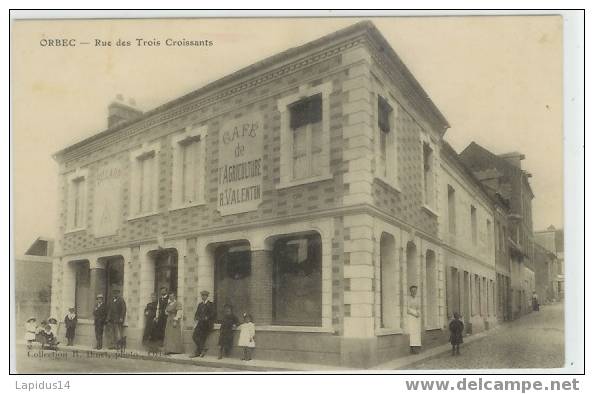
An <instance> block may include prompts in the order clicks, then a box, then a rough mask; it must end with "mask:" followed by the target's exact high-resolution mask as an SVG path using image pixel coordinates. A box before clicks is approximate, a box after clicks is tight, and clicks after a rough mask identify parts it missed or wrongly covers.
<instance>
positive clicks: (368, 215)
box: [52, 22, 494, 367]
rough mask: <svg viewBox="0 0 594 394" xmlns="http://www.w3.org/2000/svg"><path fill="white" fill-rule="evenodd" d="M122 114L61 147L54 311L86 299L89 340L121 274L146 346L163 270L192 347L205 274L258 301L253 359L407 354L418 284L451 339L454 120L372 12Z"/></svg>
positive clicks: (238, 300)
mask: <svg viewBox="0 0 594 394" xmlns="http://www.w3.org/2000/svg"><path fill="white" fill-rule="evenodd" d="M109 124H110V127H109V128H108V129H107V130H105V131H102V132H100V133H98V134H96V135H95V136H92V137H90V138H88V139H85V140H83V141H81V142H79V143H76V144H74V145H72V146H69V147H67V148H65V149H63V150H62V151H60V152H58V153H56V155H55V159H56V161H57V162H58V163H59V171H60V185H59V187H60V195H61V198H60V206H59V212H60V216H59V217H60V229H59V240H58V246H57V249H58V250H57V252H56V258H55V260H54V264H53V289H54V292H53V294H52V313H53V314H55V315H56V316H59V317H61V316H63V315H64V314H65V312H66V310H67V308H68V307H70V306H76V308H77V311H78V313H79V316H80V319H79V328H78V329H77V336H78V338H77V341H80V342H81V343H86V344H91V343H93V341H94V338H93V329H92V320H91V319H92V316H91V315H92V306H93V302H94V299H95V296H96V294H98V293H103V294H106V295H107V296H109V295H110V294H111V291H112V289H114V288H120V289H121V290H122V293H123V297H124V299H125V300H126V303H127V305H128V314H127V319H126V334H125V335H127V337H128V347H130V348H140V347H141V337H142V330H143V327H144V317H143V310H144V306H145V305H146V303H148V302H149V299H150V295H151V293H153V292H155V291H157V290H158V289H159V288H160V287H161V286H166V287H168V288H169V289H170V290H173V291H176V292H177V294H178V299H179V300H180V301H181V302H182V305H183V312H184V323H183V327H184V342H185V346H186V351H187V352H190V351H191V350H192V349H193V346H194V345H193V343H192V340H191V332H192V328H193V323H194V322H193V316H194V311H195V308H196V306H197V303H198V300H199V293H200V291H201V290H204V289H205V290H208V291H210V293H211V297H212V299H213V300H214V302H215V304H216V308H217V312H218V315H219V317H220V316H221V315H222V308H223V305H224V304H226V303H230V304H232V305H233V307H234V311H235V313H236V314H238V315H239V314H241V313H242V312H244V311H248V312H251V313H252V315H253V317H254V321H255V323H256V330H257V336H258V342H257V349H256V354H255V357H257V358H260V359H272V360H285V361H297V362H311V363H318V364H333V365H344V366H353V367H368V366H372V365H375V364H378V363H381V362H384V361H387V360H390V359H393V358H396V357H398V356H401V355H405V354H408V327H407V324H406V308H407V293H408V290H407V289H408V287H409V286H410V285H412V284H415V285H418V286H419V295H420V297H421V300H422V327H423V330H422V331H423V344H424V346H425V347H428V346H432V345H433V344H438V343H444V342H445V341H447V332H446V331H447V328H446V325H447V319H448V308H447V305H446V301H447V296H446V276H447V275H450V273H449V272H451V271H448V274H447V275H446V268H445V267H444V258H445V257H444V256H445V255H444V252H443V248H442V243H443V241H442V239H441V237H440V230H439V228H440V225H442V224H443V223H442V222H443V217H441V216H440V211H441V210H442V207H441V206H440V204H444V198H446V197H444V193H445V189H444V188H443V187H442V186H443V185H444V183H443V182H442V180H441V177H442V169H441V165H440V162H441V149H442V142H443V141H442V138H443V134H444V133H445V131H446V129H447V128H448V127H449V126H448V124H447V121H446V120H445V119H444V117H443V115H442V114H441V113H440V112H439V110H438V109H437V108H436V106H435V105H434V104H433V103H432V102H431V101H430V100H429V99H428V98H427V94H426V93H425V92H424V90H423V89H422V87H421V86H420V85H419V83H418V82H417V81H416V80H415V79H414V77H413V76H412V74H411V72H410V71H409V70H408V69H407V68H406V66H405V65H404V64H403V63H402V61H401V60H400V59H399V57H398V56H397V55H396V53H395V52H394V51H393V50H392V49H391V47H390V45H389V44H388V43H387V41H386V40H385V39H384V38H383V36H382V35H381V34H380V33H379V32H378V30H377V29H376V28H375V27H374V26H373V24H371V23H369V22H363V23H359V24H356V25H353V26H351V27H349V28H346V29H343V30H340V31H338V32H336V33H333V34H330V35H328V36H325V37H323V38H321V39H318V40H316V41H313V42H310V43H308V44H305V45H303V46H300V47H297V48H293V49H290V50H287V51H285V52H283V53H280V54H278V55H275V56H272V57H270V58H267V59H265V60H263V61H261V62H259V63H256V64H253V65H251V66H249V67H246V68H244V69H241V70H239V71H237V72H235V73H233V74H231V75H229V76H227V77H224V78H222V79H220V80H218V81H215V82H213V83H211V84H209V85H207V86H205V87H203V88H201V89H199V90H197V91H195V92H193V93H190V94H188V95H186V96H183V97H180V98H178V99H176V100H174V101H172V102H169V103H167V104H165V105H163V106H161V107H158V108H156V109H154V110H151V111H149V112H147V113H140V112H139V111H138V110H136V109H134V108H131V107H130V106H128V105H127V104H123V103H115V104H112V105H111V106H110V117H109ZM454 172H455V171H454ZM466 181H467V180H466ZM442 189H444V190H442ZM476 204H477V205H476V206H477V209H480V211H479V217H480V218H481V220H482V221H485V220H487V219H486V215H488V213H487V212H488V211H489V209H487V208H484V209H483V208H482V205H481V204H482V203H476ZM469 209H470V208H468V210H469ZM491 215H492V213H491ZM491 223H492V221H491ZM477 231H478V230H477ZM481 231H482V230H481ZM486 236H487V235H486V234H483V232H481V245H483V243H484V242H486V241H484V242H483V237H486ZM485 239H486V238H485ZM461 240H462V238H461ZM485 245H486V244H485ZM478 248H479V247H478V246H477V249H476V251H477V253H478ZM481 248H483V246H481ZM473 253H474V252H473ZM486 253H487V251H486V249H485V250H483V251H481V252H480V254H477V256H478V257H476V256H475V257H474V258H471V259H469V260H468V262H467V263H465V264H473V262H476V260H477V259H486V260H487V262H486V263H485V264H484V265H480V266H481V267H482V268H480V270H478V271H477V270H476V269H475V268H472V269H471V268H468V267H467V268H464V269H462V267H460V272H462V271H467V272H472V273H480V277H481V282H480V283H482V286H485V287H484V289H487V287H486V286H487V285H486V284H485V283H486V282H485V280H488V281H489V282H488V283H492V280H493V275H494V273H493V272H494V271H493V272H491V271H492V268H491V265H493V259H492V258H491V257H489V258H487V257H486ZM488 269H491V271H489V272H490V273H486V272H483V271H481V270H488ZM462 280H464V277H463V276H462ZM489 286H492V285H489ZM489 288H491V287H489ZM476 294H477V297H478V293H476ZM475 302H476V301H475ZM485 308H486V307H485ZM485 314H486V315H485V316H489V315H488V313H487V312H486V310H485ZM477 316H480V315H477ZM485 318H487V317H485ZM475 320H477V322H478V318H475ZM483 320H484V319H481V322H482V321H483ZM481 324H483V323H481ZM217 338H218V333H217V332H216V331H215V332H213V333H212V334H211V336H210V338H209V345H210V349H211V352H213V350H212V349H214V348H216V343H217V342H216V341H217Z"/></svg>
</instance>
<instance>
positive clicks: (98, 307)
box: [93, 294, 107, 350]
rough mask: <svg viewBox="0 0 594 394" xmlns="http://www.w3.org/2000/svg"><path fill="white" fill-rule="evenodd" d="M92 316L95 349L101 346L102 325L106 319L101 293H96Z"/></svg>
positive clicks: (105, 309) (105, 308)
mask: <svg viewBox="0 0 594 394" xmlns="http://www.w3.org/2000/svg"><path fill="white" fill-rule="evenodd" d="M93 318H94V320H95V340H96V342H97V346H96V347H95V348H96V349H98V350H99V349H101V348H102V347H103V327H104V326H105V321H106V319H107V307H106V306H105V303H104V302H103V294H98V295H97V303H96V304H95V309H93Z"/></svg>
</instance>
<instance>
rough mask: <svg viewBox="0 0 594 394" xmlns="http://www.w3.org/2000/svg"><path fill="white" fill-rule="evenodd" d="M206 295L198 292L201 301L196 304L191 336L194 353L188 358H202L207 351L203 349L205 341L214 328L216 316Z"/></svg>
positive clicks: (205, 292)
mask: <svg viewBox="0 0 594 394" xmlns="http://www.w3.org/2000/svg"><path fill="white" fill-rule="evenodd" d="M208 295H209V293H208V291H206V290H202V291H201V292H200V297H201V298H202V301H201V302H200V303H199V304H198V307H197V308H196V313H195V314H194V321H195V322H196V327H195V328H194V333H193V334H192V340H193V341H194V343H195V344H196V351H195V352H194V354H192V356H190V357H198V356H200V357H204V355H205V354H206V351H207V350H208V349H206V348H205V344H206V339H207V338H208V334H210V331H211V330H212V328H213V326H214V320H215V315H216V312H215V307H214V304H213V303H212V302H211V301H210V300H209V299H208Z"/></svg>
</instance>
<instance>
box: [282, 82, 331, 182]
mask: <svg viewBox="0 0 594 394" xmlns="http://www.w3.org/2000/svg"><path fill="white" fill-rule="evenodd" d="M331 92H332V83H331V82H327V83H323V84H319V85H316V86H308V85H304V86H301V87H300V89H299V92H298V93H296V94H293V95H290V96H286V97H283V98H281V99H279V100H278V103H277V106H278V110H279V111H280V113H281V141H280V145H281V157H280V184H279V185H278V186H277V187H279V188H282V187H289V186H293V185H297V184H302V183H307V182H314V181H318V180H323V179H329V178H330V177H331V176H330V93H331Z"/></svg>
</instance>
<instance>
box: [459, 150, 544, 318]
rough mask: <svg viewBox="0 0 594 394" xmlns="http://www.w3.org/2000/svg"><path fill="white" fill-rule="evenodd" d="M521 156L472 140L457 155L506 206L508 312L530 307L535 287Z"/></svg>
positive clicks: (529, 207) (529, 192) (525, 176)
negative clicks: (502, 152) (508, 281)
mask: <svg viewBox="0 0 594 394" xmlns="http://www.w3.org/2000/svg"><path fill="white" fill-rule="evenodd" d="M524 158H525V156H524V155H523V154H521V153H518V152H513V153H507V154H501V155H495V154H493V153H492V152H490V151H488V150H487V149H485V148H483V147H482V146H480V145H479V144H477V143H476V142H472V143H471V144H470V145H468V146H467V147H466V149H464V151H462V153H460V159H461V160H462V162H463V163H464V164H466V166H467V167H468V168H470V169H471V170H472V172H473V173H474V175H475V176H476V178H477V179H479V180H480V181H481V182H482V184H483V185H484V186H485V188H486V189H487V190H489V193H490V194H492V195H493V196H494V197H496V198H501V199H502V201H504V202H505V204H506V205H508V206H509V210H508V213H507V218H508V220H507V231H506V230H505V229H504V233H507V235H506V236H504V238H505V239H506V241H507V244H508V247H509V252H510V257H511V259H510V269H509V272H510V288H511V294H510V297H509V298H510V301H511V316H512V318H515V317H517V316H519V315H522V314H524V313H527V312H529V311H531V295H532V292H533V291H534V290H535V289H536V287H535V268H534V235H533V230H532V199H533V198H534V194H533V192H532V188H531V187H530V183H529V178H530V177H531V175H530V174H529V173H527V172H526V171H524V170H522V165H521V161H522V160H523V159H524Z"/></svg>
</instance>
